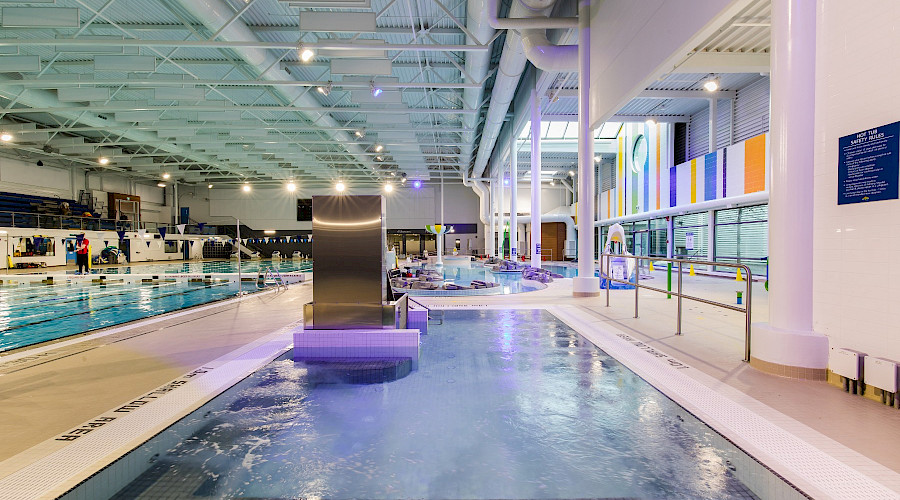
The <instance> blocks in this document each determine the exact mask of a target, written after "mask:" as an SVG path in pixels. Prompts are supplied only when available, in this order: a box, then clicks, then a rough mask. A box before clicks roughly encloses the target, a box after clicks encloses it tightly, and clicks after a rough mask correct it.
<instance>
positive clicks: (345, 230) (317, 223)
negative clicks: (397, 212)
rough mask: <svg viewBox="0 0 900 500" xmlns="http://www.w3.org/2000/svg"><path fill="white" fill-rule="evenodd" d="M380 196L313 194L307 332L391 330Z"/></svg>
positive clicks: (392, 322) (382, 205) (391, 322)
mask: <svg viewBox="0 0 900 500" xmlns="http://www.w3.org/2000/svg"><path fill="white" fill-rule="evenodd" d="M384 248H385V223H384V198H383V197H382V196H381V195H365V196H362V195H361V196H349V195H341V196H313V276H314V277H315V282H314V284H313V301H312V302H311V303H309V304H306V306H305V307H304V327H305V328H306V329H307V330H347V329H357V328H383V327H388V328H395V326H394V307H393V306H388V305H387V304H386V303H385V291H386V283H385V280H386V277H385V276H386V274H385V268H384V256H383V252H384Z"/></svg>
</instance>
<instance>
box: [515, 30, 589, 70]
mask: <svg viewBox="0 0 900 500" xmlns="http://www.w3.org/2000/svg"><path fill="white" fill-rule="evenodd" d="M522 46H523V47H524V48H525V57H527V58H528V60H529V61H531V64H534V66H535V67H536V68H538V69H542V70H544V71H553V72H561V71H578V46H577V45H554V44H553V43H550V40H548V39H547V31H546V30H544V29H529V30H522Z"/></svg>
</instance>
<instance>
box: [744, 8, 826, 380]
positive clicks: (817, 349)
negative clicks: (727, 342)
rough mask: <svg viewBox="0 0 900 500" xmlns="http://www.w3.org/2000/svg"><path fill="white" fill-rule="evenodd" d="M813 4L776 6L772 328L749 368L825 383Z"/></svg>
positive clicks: (761, 332) (755, 335)
mask: <svg viewBox="0 0 900 500" xmlns="http://www.w3.org/2000/svg"><path fill="white" fill-rule="evenodd" d="M815 59H816V2H808V1H806V0H774V1H773V2H772V75H771V88H772V103H771V110H772V112H771V132H770V140H771V148H770V151H771V155H772V156H771V166H772V169H771V170H772V179H771V187H770V190H769V259H770V260H769V262H770V265H769V281H770V282H771V285H770V290H769V322H768V323H756V324H754V325H753V329H752V340H751V343H750V364H751V366H753V367H755V368H757V369H759V370H762V371H765V372H770V373H775V374H778V375H783V376H789V377H794V378H808V379H819V380H824V379H825V373H826V372H825V370H826V367H827V366H828V338H827V337H825V336H824V335H821V334H819V333H816V332H814V331H813V329H812V292H813V290H812V285H813V281H812V258H813V252H812V250H813V249H812V239H813V238H812V236H813V234H812V232H813V225H812V221H813V190H812V186H811V185H810V182H809V180H810V179H812V178H813V174H814V172H813V149H814V139H815V138H814V135H813V123H815Z"/></svg>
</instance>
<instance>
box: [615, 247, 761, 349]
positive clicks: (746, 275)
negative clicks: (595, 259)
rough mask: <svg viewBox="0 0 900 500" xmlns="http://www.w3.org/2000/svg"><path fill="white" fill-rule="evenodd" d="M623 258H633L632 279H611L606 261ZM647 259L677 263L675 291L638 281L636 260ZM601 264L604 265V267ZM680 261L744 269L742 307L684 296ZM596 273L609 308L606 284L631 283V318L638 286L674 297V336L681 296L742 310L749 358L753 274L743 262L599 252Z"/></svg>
mask: <svg viewBox="0 0 900 500" xmlns="http://www.w3.org/2000/svg"><path fill="white" fill-rule="evenodd" d="M613 257H616V258H625V259H635V273H634V276H635V280H634V282H631V281H627V280H620V279H614V278H611V277H610V275H609V261H610V259H611V258H613ZM644 260H649V261H653V262H667V263H673V264H677V266H678V270H677V273H678V285H677V289H676V290H675V291H672V290H663V289H662V288H656V287H653V286H648V285H643V284H641V273H640V271H639V269H638V267H639V266H638V265H637V264H638V263H640V262H642V261H644ZM604 263H605V264H606V265H605V266H604ZM683 264H688V265H714V266H721V267H733V268H736V269H741V270H742V271H743V272H744V279H745V280H746V281H745V291H744V297H745V298H746V303H745V305H744V307H738V306H734V305H731V304H725V303H723V302H716V301H714V300H709V299H704V298H702V297H694V296H692V295H686V294H684V293H683V291H682V283H681V276H682V274H683V273H684V266H683ZM600 274H601V276H603V277H605V278H606V307H609V284H610V282H615V283H624V284H627V285H634V317H635V318H637V317H638V296H639V292H640V290H641V288H643V289H645V290H653V291H654V292H660V293H665V294H667V295H674V296H676V297H677V298H678V300H677V302H678V313H677V319H676V330H675V334H676V335H681V303H682V299H687V300H693V301H695V302H701V303H703V304H709V305H712V306H717V307H723V308H725V309H730V310H732V311H737V312H742V313H744V316H745V318H744V361H750V318H751V307H752V305H753V301H752V296H751V293H752V291H753V287H752V286H751V285H752V283H753V273H752V271H750V268H749V267H747V266H746V265H744V264H730V263H724V262H709V261H704V260H693V259H691V260H686V259H668V258H664V257H644V256H641V255H619V254H608V253H604V254H600Z"/></svg>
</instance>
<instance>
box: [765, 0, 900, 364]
mask: <svg viewBox="0 0 900 500" xmlns="http://www.w3.org/2000/svg"><path fill="white" fill-rule="evenodd" d="M817 10H818V12H819V18H818V32H817V40H816V46H817V58H816V64H817V67H816V117H815V137H816V149H815V156H814V161H815V178H814V179H812V180H811V182H812V183H813V185H814V189H815V202H814V204H815V221H814V235H813V284H814V292H813V322H814V329H815V331H817V332H821V333H824V334H825V335H827V336H828V337H829V340H830V345H831V346H837V347H849V348H853V349H858V350H861V351H864V352H866V353H868V354H869V355H874V356H881V357H887V358H892V359H895V360H900V335H897V326H896V325H897V322H896V310H895V308H896V302H897V297H898V295H900V279H898V278H900V271H898V269H897V262H898V259H900V200H888V201H876V202H871V203H858V204H851V205H842V206H838V204H837V193H838V185H837V183H838V180H837V160H838V139H839V138H840V137H842V136H845V135H849V134H853V133H856V132H860V131H863V130H866V129H870V128H875V127H878V126H881V125H885V124H888V123H893V122H896V121H898V120H900V108H898V107H897V105H896V99H897V82H898V81H900V51H898V50H897V47H900V2H896V1H895V0H865V1H858V2H826V1H823V0H819V6H818V8H817ZM810 126H813V124H810ZM770 244H773V245H774V244H777V242H771V243H770ZM772 286H778V285H777V283H773V284H772Z"/></svg>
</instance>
